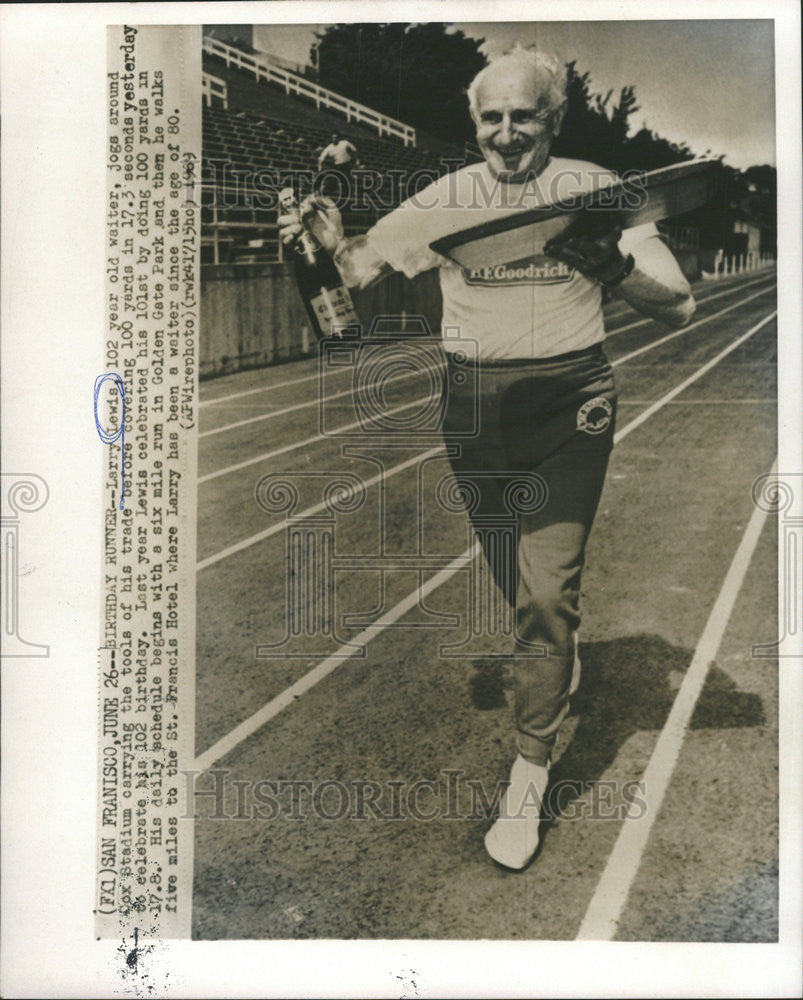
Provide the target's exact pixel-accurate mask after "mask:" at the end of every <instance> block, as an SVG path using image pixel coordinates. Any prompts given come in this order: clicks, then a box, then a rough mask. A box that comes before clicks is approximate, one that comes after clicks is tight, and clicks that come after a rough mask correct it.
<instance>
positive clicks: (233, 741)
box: [194, 313, 775, 770]
mask: <svg viewBox="0 0 803 1000" xmlns="http://www.w3.org/2000/svg"><path fill="white" fill-rule="evenodd" d="M773 316H775V313H772V314H771V315H770V316H767V317H766V318H765V319H763V320H762V321H761V323H759V324H757V325H756V326H754V327H753V328H752V329H751V330H748V332H747V333H745V334H743V335H742V336H741V337H739V338H738V339H737V340H736V341H734V343H733V344H732V345H731V347H730V348H728V350H726V351H723V352H722V353H721V354H719V355H717V357H716V358H715V359H714V360H713V361H712V362H708V363H707V364H705V365H703V367H702V368H701V369H700V371H699V372H698V373H697V374H696V375H695V376H693V377H692V378H690V379H686V380H685V382H683V383H682V384H681V387H682V386H685V385H689V384H691V382H693V381H695V379H696V378H699V377H700V376H701V375H703V374H705V372H706V371H709V370H710V369H711V368H712V367H713V365H714V364H716V363H717V362H718V361H720V360H722V358H723V357H725V355H726V354H728V353H730V351H731V350H734V349H735V348H736V347H738V346H739V344H741V343H742V342H743V341H744V340H746V339H747V337H749V336H752V334H754V333H755V332H756V331H757V330H758V329H759V328H760V327H761V326H763V325H764V324H765V323H768V322H769V321H770V320H771V319H772V318H773ZM681 387H678V388H677V389H673V390H671V392H668V393H667V394H666V396H664V397H663V399H662V400H659V401H658V402H657V403H655V404H653V406H651V407H649V409H648V410H645V411H644V413H643V414H639V416H638V417H636V418H635V419H634V420H631V421H630V423H629V424H626V425H625V426H624V427H623V428H622V429H621V430H619V431H617V433H616V434H615V435H614V443H615V444H618V443H619V442H620V441H622V440H623V439H624V438H626V437H627V435H628V434H629V433H630V432H631V431H632V430H635V428H636V427H638V426H640V425H641V424H642V423H644V421H645V420H646V419H647V418H648V417H650V416H652V414H654V413H656V412H657V411H658V410H659V409H660V408H661V406H663V405H664V404H665V403H666V402H668V401H669V400H670V399H672V398H674V396H676V395H677V393H678V392H680V391H681ZM645 414H646V416H645ZM439 450H440V449H438V448H433V449H432V450H431V451H430V452H429V453H428V454H435V453H436V452H437V451H439ZM419 457H420V456H419ZM413 461H416V459H411V461H410V462H408V463H407V464H408V465H409V464H411V462H413ZM322 506H323V505H322V504H321V505H319V507H318V509H321V508H322ZM283 527H284V525H283V524H279V525H274V527H273V528H272V529H270V532H271V533H275V532H276V531H278V530H281V529H282V528H283ZM246 542H248V540H246ZM240 547H241V548H245V544H244V543H241V545H240ZM479 552H480V546H479V543H478V542H475V543H474V544H473V545H470V546H469V547H468V548H467V549H466V550H465V552H463V553H462V554H461V555H459V556H458V557H457V558H456V559H454V560H452V562H451V563H450V564H449V565H448V566H447V567H446V568H445V569H442V570H441V571H440V572H439V573H436V574H435V576H433V577H431V578H430V579H429V580H427V582H426V583H425V584H423V585H420V586H418V587H416V589H415V590H413V591H411V592H410V593H409V594H408V595H407V597H405V598H403V599H402V600H401V601H400V602H399V603H398V604H396V605H395V606H394V607H393V608H391V609H390V611H388V612H387V613H386V614H385V615H383V616H382V617H381V618H379V619H377V621H376V622H374V623H373V624H372V625H369V626H368V627H367V628H365V629H363V631H362V632H360V634H359V635H358V636H357V638H356V639H354V640H352V641H351V643H347V644H345V645H343V646H341V647H340V649H339V650H338V651H337V652H336V653H333V654H332V655H331V656H329V657H327V658H326V659H325V660H323V661H321V663H319V664H318V665H317V666H315V667H313V669H312V670H310V671H308V672H307V673H306V674H304V675H303V676H302V677H300V678H299V680H297V681H296V682H295V684H293V685H291V686H290V687H289V688H287V689H285V690H284V691H283V692H282V693H281V694H279V695H277V696H276V697H275V698H273V699H272V700H271V701H269V702H267V703H266V704H265V705H263V706H262V708H260V709H259V710H258V711H256V712H255V713H254V714H253V715H251V716H249V717H248V718H247V719H245V720H244V721H243V722H241V723H240V725H239V726H237V727H236V728H235V729H233V730H232V731H231V732H230V733H228V734H227V735H226V736H224V737H223V738H222V739H220V740H218V741H217V743H215V744H213V745H212V746H211V747H210V748H209V749H208V750H206V751H204V753H202V754H201V755H200V757H198V758H196V761H195V765H194V766H195V767H197V768H199V769H200V770H206V769H207V768H209V767H211V765H212V764H214V763H215V762H216V761H218V760H220V759H221V758H222V757H224V756H225V755H226V754H227V753H229V752H230V751H231V750H233V749H234V747H236V746H237V744H238V743H241V742H242V741H243V740H244V739H247V738H248V737H249V736H251V735H252V734H253V733H254V732H256V730H257V729H259V728H260V727H261V726H263V725H264V724H265V723H266V722H268V721H269V720H270V719H272V718H273V717H274V716H275V715H278V714H279V712H281V711H282V709H284V708H287V706H288V705H290V704H292V703H293V701H295V700H296V698H297V697H298V696H299V695H300V694H303V693H304V692H306V691H309V690H310V688H312V687H314V686H315V685H316V684H317V683H318V681H320V680H323V678H324V677H326V676H328V675H329V674H330V673H332V671H333V670H335V669H336V668H337V667H338V666H339V665H340V664H341V663H344V662H345V661H346V660H347V659H349V658H350V657H351V656H353V655H354V653H355V652H356V650H357V648H359V649H362V648H363V647H364V646H366V645H367V644H368V643H369V642H370V640H371V639H373V638H374V637H375V636H377V635H379V634H380V633H381V632H382V631H383V630H384V629H385V628H386V627H387V626H388V625H390V624H392V623H393V622H395V621H398V619H399V618H401V616H402V615H404V614H406V612H407V611H408V610H409V609H410V608H412V607H414V606H415V604H416V602H417V601H418V600H420V599H423V598H424V597H427V596H428V595H429V594H431V593H432V592H433V591H434V590H436V589H437V588H438V587H440V586H441V584H443V583H446V582H447V580H449V579H451V577H452V576H454V574H455V573H457V572H458V570H459V569H461V568H463V567H464V566H467V565H469V563H470V562H471V561H472V560H473V559H475V558H476V556H477V555H478V554H479ZM212 558H213V559H215V558H216V557H212ZM221 558H223V556H222V555H221ZM199 568H201V566H200V564H199ZM351 646H354V647H355V648H353V649H351V651H350V648H351Z"/></svg>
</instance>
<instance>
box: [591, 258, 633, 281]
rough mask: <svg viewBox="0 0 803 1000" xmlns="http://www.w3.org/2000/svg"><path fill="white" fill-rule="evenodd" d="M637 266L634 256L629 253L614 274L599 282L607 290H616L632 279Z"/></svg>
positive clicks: (600, 279) (599, 279)
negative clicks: (627, 279)
mask: <svg viewBox="0 0 803 1000" xmlns="http://www.w3.org/2000/svg"><path fill="white" fill-rule="evenodd" d="M635 266H636V262H635V260H634V258H633V254H632V253H629V254H628V255H627V256H626V257H625V258H624V260H623V261H622V263H621V264H620V265H619V267H618V268H617V269H616V270H615V271H614V273H613V274H611V275H610V276H608V277H605V278H598V279H597V280H598V281H599V283H600V284H601V285H603V286H604V287H605V288H616V286H617V285H621V284H622V282H623V281H624V280H625V278H629V277H630V275H631V274H632V273H633V268H634V267H635Z"/></svg>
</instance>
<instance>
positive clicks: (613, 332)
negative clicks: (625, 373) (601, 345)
mask: <svg viewBox="0 0 803 1000" xmlns="http://www.w3.org/2000/svg"><path fill="white" fill-rule="evenodd" d="M768 278H769V279H772V278H773V275H764V276H763V277H762V278H758V279H757V280H756V281H749V282H746V283H745V284H744V285H734V286H733V287H731V288H726V289H724V290H723V291H720V292H717V293H716V295H706V297H705V298H701V299H698V298H695V302H696V303H697V304H698V305H699V304H701V303H705V302H711V300H712V299H721V298H722V296H723V295H729V294H730V293H731V292H741V291H744V290H745V289H747V288H753V287H754V286H755V285H759V284H762V283H763V282H766V281H767V279H768ZM771 285H772V281H771V280H770V282H769V284H767V288H769V287H771ZM634 311H635V310H634ZM654 322H655V320H652V319H650V318H649V317H646V318H644V319H638V320H636V321H635V322H633V323H628V324H627V325H626V326H617V327H613V328H612V329H611V330H606V331H605V336H606V339H607V338H608V337H613V336H615V335H616V334H617V333H624V332H625V331H626V330H635V328H636V327H637V326H644V325H645V324H646V323H654Z"/></svg>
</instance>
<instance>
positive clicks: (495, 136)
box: [475, 64, 564, 182]
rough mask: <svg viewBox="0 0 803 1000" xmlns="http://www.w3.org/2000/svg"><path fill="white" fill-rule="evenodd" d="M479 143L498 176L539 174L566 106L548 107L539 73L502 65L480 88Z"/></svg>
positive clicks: (511, 177) (514, 178) (519, 177)
mask: <svg viewBox="0 0 803 1000" xmlns="http://www.w3.org/2000/svg"><path fill="white" fill-rule="evenodd" d="M476 97H477V110H476V117H475V123H476V125H477V144H478V145H479V147H480V149H481V151H482V155H483V156H484V157H485V159H486V161H487V163H488V167H489V168H490V171H491V173H492V174H493V175H494V177H499V178H500V179H502V180H506V181H514V182H515V181H521V180H524V179H525V177H526V175H527V174H528V173H529V172H532V173H534V174H538V173H540V171H541V170H543V168H544V166H545V165H546V162H547V160H548V159H549V148H550V146H551V145H552V139H553V137H554V136H556V135H557V134H558V132H559V130H560V125H561V122H562V120H563V111H564V106H561V107H560V108H558V109H557V110H550V104H549V97H548V95H547V94H546V93H544V87H543V84H539V81H538V79H537V77H536V75H535V74H534V73H533V72H531V71H528V70H527V69H525V68H523V67H521V66H517V67H513V68H511V67H509V66H505V65H504V64H502V65H500V66H499V67H492V68H491V69H490V70H489V71H488V73H487V74H486V76H485V77H483V79H482V80H481V81H480V85H479V87H478V89H477V95H476Z"/></svg>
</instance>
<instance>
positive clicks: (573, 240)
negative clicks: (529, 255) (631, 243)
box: [544, 226, 628, 284]
mask: <svg viewBox="0 0 803 1000" xmlns="http://www.w3.org/2000/svg"><path fill="white" fill-rule="evenodd" d="M621 235H622V228H621V226H616V228H615V229H611V230H610V231H609V232H607V233H604V234H603V235H601V236H582V235H579V234H578V235H576V236H572V235H571V227H570V228H569V229H568V230H567V231H566V232H565V233H562V234H561V235H560V236H555V237H553V238H552V239H551V240H549V241H548V242H547V243H546V245H545V246H544V253H545V254H546V255H547V256H548V257H554V258H556V259H557V260H562V261H563V262H564V263H565V264H568V265H569V266H570V267H573V268H574V269H575V270H577V271H579V272H580V273H581V274H584V275H585V276H586V277H587V278H591V279H592V281H601V282H602V283H603V284H605V283H606V282H608V281H613V280H615V279H616V278H617V277H619V275H621V274H623V273H624V272H625V269H626V267H627V264H628V261H627V258H626V257H624V256H623V255H622V254H621V253H620V251H619V246H618V243H619V238H620V237H621Z"/></svg>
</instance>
